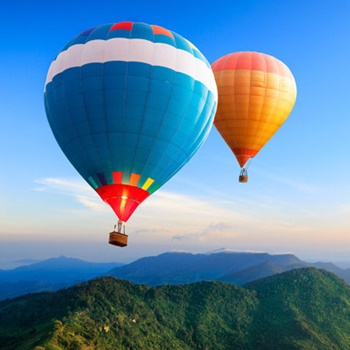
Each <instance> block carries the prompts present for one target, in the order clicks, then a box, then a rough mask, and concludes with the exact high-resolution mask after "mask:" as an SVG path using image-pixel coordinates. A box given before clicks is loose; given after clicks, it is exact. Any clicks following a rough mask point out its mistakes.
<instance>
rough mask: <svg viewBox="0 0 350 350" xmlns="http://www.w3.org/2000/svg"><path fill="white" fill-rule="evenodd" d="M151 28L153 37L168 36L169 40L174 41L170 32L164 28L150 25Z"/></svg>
mask: <svg viewBox="0 0 350 350" xmlns="http://www.w3.org/2000/svg"><path fill="white" fill-rule="evenodd" d="M151 27H152V29H153V34H154V35H157V34H161V35H166V36H169V37H170V38H172V39H174V36H173V34H172V33H171V31H170V30H168V29H165V28H163V27H160V26H156V25H151Z"/></svg>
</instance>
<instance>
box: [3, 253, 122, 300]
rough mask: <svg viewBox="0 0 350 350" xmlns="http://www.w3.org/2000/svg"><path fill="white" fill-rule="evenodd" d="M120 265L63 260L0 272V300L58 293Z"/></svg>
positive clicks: (53, 259)
mask: <svg viewBox="0 0 350 350" xmlns="http://www.w3.org/2000/svg"><path fill="white" fill-rule="evenodd" d="M121 265H122V264H120V263H116V262H113V263H92V262H86V261H83V260H79V259H73V258H66V257H64V256H61V257H58V258H52V259H48V260H45V261H41V262H37V263H34V264H31V265H26V266H20V267H17V268H15V269H12V270H0V300H3V299H5V298H13V297H16V296H19V295H22V294H25V293H32V292H38V291H43V290H58V289H60V288H63V287H67V286H71V285H73V284H76V283H80V282H82V281H86V280H89V279H91V278H94V277H97V276H101V275H103V274H105V273H106V272H107V271H109V270H110V269H112V268H115V267H117V266H121Z"/></svg>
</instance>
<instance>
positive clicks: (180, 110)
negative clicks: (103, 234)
mask: <svg viewBox="0 0 350 350" xmlns="http://www.w3.org/2000/svg"><path fill="white" fill-rule="evenodd" d="M44 96H45V108H46V114H47V118H48V121H49V124H50V127H51V129H52V132H53V134H54V136H55V138H56V140H57V142H58V144H59V146H60V147H61V149H62V151H63V152H64V154H65V155H66V156H67V158H68V159H69V161H70V162H71V163H72V165H73V166H74V167H75V168H76V170H77V171H78V172H79V173H80V174H81V176H82V177H83V178H84V179H85V180H86V181H87V182H88V183H89V184H90V186H91V187H92V188H93V189H94V190H95V191H96V192H97V193H98V194H99V195H100V197H101V198H102V200H103V201H105V202H106V203H108V204H109V205H110V206H111V207H112V209H113V210H114V212H115V213H116V215H117V216H118V218H119V220H120V221H119V223H121V222H126V221H127V220H128V219H129V217H130V216H131V214H132V213H133V212H134V210H135V209H136V208H137V207H138V205H139V204H140V203H142V202H143V201H144V200H145V199H146V198H147V197H148V196H150V195H151V194H152V193H154V192H155V191H156V190H157V189H159V188H160V187H161V186H162V185H163V184H164V183H165V182H167V181H168V180H169V179H170V178H171V177H172V176H173V175H174V174H175V173H176V172H178V171H179V170H180V169H181V168H182V167H183V166H184V164H186V163H187V162H188V161H189V160H190V159H191V157H192V156H193V155H194V154H195V153H196V151H197V150H198V149H199V147H200V146H201V145H202V144H203V142H204V141H205V140H206V138H207V136H208V134H209V131H210V129H211V127H212V124H213V118H214V115H215V112H216V106H217V87H216V83H215V78H214V75H213V72H212V69H211V67H210V64H209V63H208V62H207V60H206V59H205V57H204V56H203V55H202V54H201V53H200V52H199V51H198V49H197V48H196V47H194V46H193V45H192V44H191V43H190V42H189V41H188V40H186V39H184V38H183V37H181V36H180V35H178V34H176V33H174V32H172V31H170V30H167V29H165V28H163V27H160V26H156V25H148V24H144V23H135V22H119V23H115V24H106V25H102V26H98V27H95V28H91V29H89V30H86V31H84V32H83V33H81V34H80V35H79V36H77V37H76V38H74V39H73V40H71V41H70V42H69V43H68V44H67V45H66V46H65V47H64V48H63V50H62V51H61V52H60V53H59V54H58V55H57V57H56V59H55V60H54V61H53V62H52V64H51V66H50V68H49V71H48V74H47V79H46V83H45V92H44Z"/></svg>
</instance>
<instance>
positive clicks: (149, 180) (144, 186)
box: [142, 177, 154, 191]
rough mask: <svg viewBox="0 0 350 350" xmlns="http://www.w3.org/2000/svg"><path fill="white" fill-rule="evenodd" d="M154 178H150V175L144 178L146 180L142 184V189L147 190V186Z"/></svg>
mask: <svg viewBox="0 0 350 350" xmlns="http://www.w3.org/2000/svg"><path fill="white" fill-rule="evenodd" d="M153 182H154V180H153V179H151V178H150V177H149V178H148V179H147V180H146V182H145V183H144V185H143V186H142V189H143V190H145V191H147V190H148V188H149V187H150V186H151V185H152V184H153Z"/></svg>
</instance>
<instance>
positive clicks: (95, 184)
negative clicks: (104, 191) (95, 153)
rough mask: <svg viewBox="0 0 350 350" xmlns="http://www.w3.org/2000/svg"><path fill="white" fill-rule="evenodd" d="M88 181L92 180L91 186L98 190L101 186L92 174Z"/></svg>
mask: <svg viewBox="0 0 350 350" xmlns="http://www.w3.org/2000/svg"><path fill="white" fill-rule="evenodd" d="M88 181H89V182H90V184H91V186H92V187H93V188H94V189H95V190H96V189H97V188H98V187H99V186H98V185H97V183H96V181H95V180H94V179H93V177H92V176H90V177H89V178H88Z"/></svg>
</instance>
